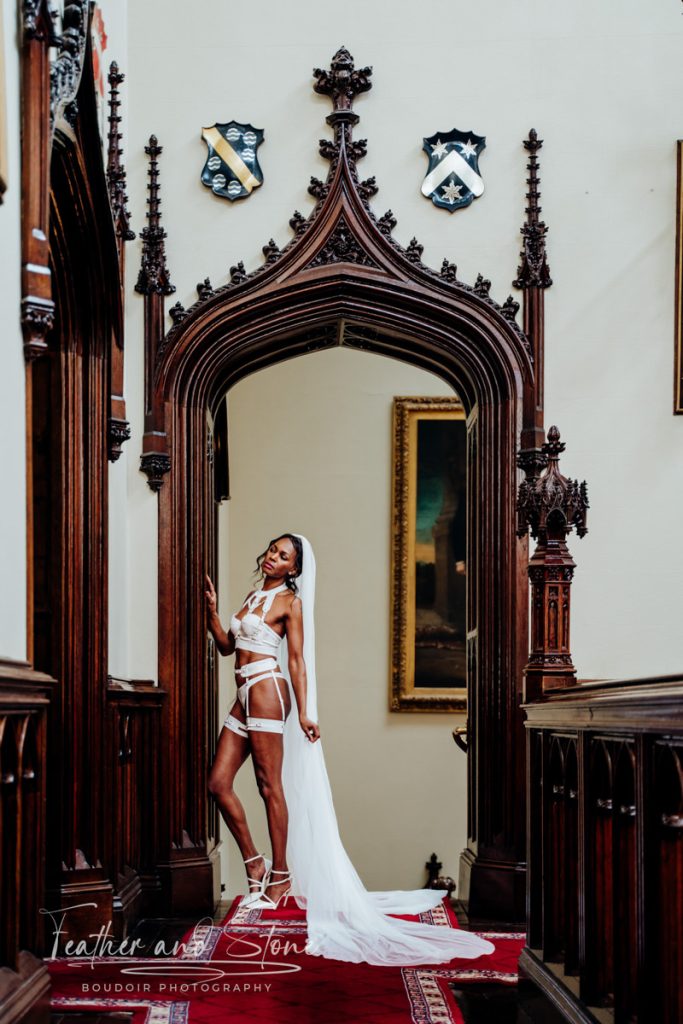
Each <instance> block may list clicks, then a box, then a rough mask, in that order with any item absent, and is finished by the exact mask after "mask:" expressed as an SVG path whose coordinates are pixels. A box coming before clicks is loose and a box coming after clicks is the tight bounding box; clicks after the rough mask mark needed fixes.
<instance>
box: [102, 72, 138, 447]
mask: <svg viewBox="0 0 683 1024" xmlns="http://www.w3.org/2000/svg"><path fill="white" fill-rule="evenodd" d="M124 77H125V76H124V75H123V74H121V72H120V71H119V66H118V64H117V63H116V62H115V61H113V62H112V63H111V64H110V65H109V76H108V81H109V134H108V140H109V148H108V153H107V188H108V190H109V202H110V203H111V210H112V216H113V218H114V228H115V230H116V248H117V251H118V255H119V276H120V279H121V288H122V291H123V289H124V288H125V281H126V273H125V271H126V249H125V243H126V242H130V241H132V239H134V238H135V232H134V231H131V228H130V214H129V212H128V206H127V203H128V196H127V195H126V169H125V167H124V165H123V161H122V159H121V157H122V151H121V132H120V131H119V125H120V123H121V115H120V114H119V109H120V106H121V101H120V99H119V86H120V85H121V83H122V82H123V80H124ZM122 305H123V302H122ZM110 372H111V398H110V411H109V445H108V450H109V460H110V462H116V460H117V459H118V458H119V456H120V455H121V446H122V445H123V443H124V442H125V441H127V440H128V439H129V438H130V425H129V423H128V420H127V419H126V401H125V398H124V396H123V332H120V334H119V335H118V336H116V337H114V338H113V339H112V345H111V371H110Z"/></svg>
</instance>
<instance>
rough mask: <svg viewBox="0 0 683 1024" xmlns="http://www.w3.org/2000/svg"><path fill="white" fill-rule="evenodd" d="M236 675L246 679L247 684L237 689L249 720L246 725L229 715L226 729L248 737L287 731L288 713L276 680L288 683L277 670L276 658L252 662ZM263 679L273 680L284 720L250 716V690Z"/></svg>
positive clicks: (239, 699)
mask: <svg viewBox="0 0 683 1024" xmlns="http://www.w3.org/2000/svg"><path fill="white" fill-rule="evenodd" d="M235 675H236V676H237V677H238V679H244V680H245V682H243V683H242V684H241V686H239V687H238V688H237V699H238V701H239V702H240V704H241V705H242V707H243V708H244V713H245V716H246V719H247V722H246V725H245V724H244V722H240V720H239V718H235V716H234V715H231V714H228V716H227V717H226V719H225V721H224V722H223V725H224V727H225V728H226V729H231V730H232V731H233V732H236V733H237V734H238V735H239V736H247V735H248V734H249V732H279V733H282V732H284V729H285V718H286V716H287V712H286V711H285V703H284V701H283V699H282V694H281V693H280V687H279V686H278V684H277V682H276V680H277V679H284V680H285V682H286V681H287V680H286V678H285V676H283V674H282V672H280V671H279V670H278V668H277V661H276V659H275V658H263V659H261V660H260V661H250V662H248V663H247V664H246V665H243V666H242V667H241V668H236V669H235ZM262 679H272V680H273V686H274V687H275V692H276V693H277V696H278V700H279V701H280V708H281V710H282V718H281V719H279V718H253V717H252V716H251V715H250V714H249V690H250V689H251V687H252V686H254V685H255V684H256V683H260V682H261V680H262Z"/></svg>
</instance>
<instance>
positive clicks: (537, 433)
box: [512, 128, 553, 466]
mask: <svg viewBox="0 0 683 1024" xmlns="http://www.w3.org/2000/svg"><path fill="white" fill-rule="evenodd" d="M542 145H543V140H542V139H539V137H538V133H537V132H536V130H535V128H532V129H531V131H530V132H529V138H528V139H525V140H524V141H523V146H524V148H525V149H526V151H527V153H528V154H529V161H528V163H527V171H528V177H527V179H526V182H527V189H528V190H527V193H526V223H525V224H523V225H522V229H521V231H522V239H523V246H524V247H523V249H522V251H521V253H520V264H519V267H518V268H517V277H516V278H515V280H514V281H513V282H512V284H513V287H514V288H521V289H522V290H523V291H524V314H523V316H524V320H523V326H524V334H525V335H526V337H527V339H528V341H529V345H530V347H531V352H532V356H533V361H534V380H533V385H532V386H531V387H529V388H528V389H527V393H526V394H525V396H524V425H523V427H522V438H521V440H522V449H523V457H524V459H526V463H527V465H528V466H534V464H535V462H536V461H537V457H538V456H539V453H540V449H541V447H542V445H543V436H544V434H543V421H544V403H545V398H544V374H545V298H544V296H545V289H546V288H549V287H550V285H551V284H552V283H553V282H552V279H551V277H550V270H549V268H548V257H547V254H546V247H545V236H546V234H547V231H548V228H547V227H546V225H545V223H544V222H543V221H542V220H541V219H540V214H541V204H540V198H541V192H540V183H541V179H540V177H539V175H538V151H539V149H540V148H541V147H542Z"/></svg>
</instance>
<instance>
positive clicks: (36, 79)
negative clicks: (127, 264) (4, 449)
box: [21, 0, 89, 361]
mask: <svg viewBox="0 0 683 1024" xmlns="http://www.w3.org/2000/svg"><path fill="white" fill-rule="evenodd" d="M21 15H22V29H23V39H22V66H21V79H22V84H21V91H22V110H21V137H22V157H23V158H22V166H21V194H22V236H21V237H22V284H21V296H22V297H21V324H22V331H23V335H24V353H25V357H26V359H27V360H28V361H31V360H33V359H36V358H37V357H38V356H40V355H42V354H43V353H44V352H45V351H46V348H47V345H46V342H45V337H46V334H47V332H48V331H49V330H50V328H51V327H52V325H53V323H54V301H53V298H52V285H51V278H50V266H49V259H48V251H49V245H48V232H49V203H48V194H49V180H50V153H51V149H52V141H53V133H54V129H55V127H56V126H58V125H62V126H65V127H67V130H68V129H70V128H72V127H73V125H74V123H75V116H76V107H75V98H76V92H77V89H78V86H79V83H80V79H81V73H82V70H83V60H84V55H85V50H86V40H87V35H88V26H89V15H88V4H87V0H70V2H67V3H66V4H65V6H64V13H63V15H62V19H61V26H60V29H61V31H60V32H59V34H58V32H57V26H56V20H57V13H56V12H55V10H54V9H53V7H52V5H51V4H50V3H49V0H23V3H22V5H21ZM53 47H54V48H56V51H57V53H56V56H55V58H54V59H53V60H52V61H51V60H50V49H51V48H53Z"/></svg>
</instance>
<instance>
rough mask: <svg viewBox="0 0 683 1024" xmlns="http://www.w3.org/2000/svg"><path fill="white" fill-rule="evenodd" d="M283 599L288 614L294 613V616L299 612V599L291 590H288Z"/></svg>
mask: <svg viewBox="0 0 683 1024" xmlns="http://www.w3.org/2000/svg"><path fill="white" fill-rule="evenodd" d="M283 597H284V598H285V600H286V601H287V611H288V612H290V613H291V612H294V613H295V614H296V613H297V612H298V611H300V610H301V597H300V596H299V594H295V593H294V591H293V590H288V591H287V592H286V593H285V594H284V595H283Z"/></svg>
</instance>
